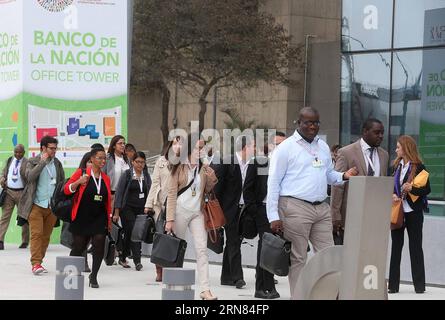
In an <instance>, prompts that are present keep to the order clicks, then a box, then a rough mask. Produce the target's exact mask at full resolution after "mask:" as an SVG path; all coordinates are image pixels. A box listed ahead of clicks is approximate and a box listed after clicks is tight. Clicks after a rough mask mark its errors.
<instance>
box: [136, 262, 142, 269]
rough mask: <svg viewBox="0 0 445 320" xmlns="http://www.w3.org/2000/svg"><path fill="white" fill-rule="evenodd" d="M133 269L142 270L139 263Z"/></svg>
mask: <svg viewBox="0 0 445 320" xmlns="http://www.w3.org/2000/svg"><path fill="white" fill-rule="evenodd" d="M135 268H136V271H141V270H142V268H143V266H142V263H140V262H139V263H136V266H135Z"/></svg>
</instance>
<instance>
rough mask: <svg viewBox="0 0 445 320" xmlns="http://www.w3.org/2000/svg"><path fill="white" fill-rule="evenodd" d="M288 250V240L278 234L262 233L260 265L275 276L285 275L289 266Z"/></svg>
mask: <svg viewBox="0 0 445 320" xmlns="http://www.w3.org/2000/svg"><path fill="white" fill-rule="evenodd" d="M290 251H291V242H290V241H288V240H286V239H284V238H282V237H281V236H279V235H275V234H272V233H268V232H265V233H263V237H262V246H261V253H260V267H261V268H263V269H264V270H266V271H269V272H270V273H273V274H275V275H277V276H281V277H285V276H287V275H288V274H289V266H290Z"/></svg>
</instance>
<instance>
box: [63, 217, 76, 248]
mask: <svg viewBox="0 0 445 320" xmlns="http://www.w3.org/2000/svg"><path fill="white" fill-rule="evenodd" d="M69 226H70V223H69V222H63V224H62V232H61V233H60V244H61V245H63V246H65V247H67V248H69V249H72V248H73V234H72V233H71V232H70V230H69Z"/></svg>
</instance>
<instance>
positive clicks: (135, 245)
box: [113, 151, 151, 271]
mask: <svg viewBox="0 0 445 320" xmlns="http://www.w3.org/2000/svg"><path fill="white" fill-rule="evenodd" d="M145 161H146V159H145V154H144V153H143V152H141V151H138V152H136V154H135V155H134V158H133V159H132V165H133V167H132V168H131V169H128V170H127V171H125V172H124V174H123V175H122V177H121V179H120V180H119V184H118V186H117V190H116V194H115V200H114V215H113V221H114V222H117V221H119V216H120V218H121V221H122V226H123V228H124V246H123V250H122V253H121V255H120V256H119V264H120V265H121V266H122V267H124V268H130V266H129V265H128V263H127V257H128V256H130V251H131V254H132V256H133V262H134V265H135V268H136V271H140V270H141V269H142V267H143V266H142V264H141V243H140V242H134V241H131V233H132V231H133V228H134V223H135V221H136V216H137V215H139V214H143V213H144V205H145V201H146V200H147V195H148V191H149V190H150V186H151V179H150V175H149V174H148V172H147V171H146V170H144V168H145Z"/></svg>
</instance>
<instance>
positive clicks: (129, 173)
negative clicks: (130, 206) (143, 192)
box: [114, 169, 151, 209]
mask: <svg viewBox="0 0 445 320" xmlns="http://www.w3.org/2000/svg"><path fill="white" fill-rule="evenodd" d="M142 174H143V176H144V183H145V186H146V187H147V193H148V191H149V190H150V186H151V179H150V175H149V174H148V171H145V170H144V171H142ZM131 180H133V169H127V170H125V172H124V173H123V174H122V176H121V178H120V179H119V184H118V185H117V190H116V194H115V198H114V207H115V208H119V209H123V208H125V206H126V205H127V199H128V190H129V189H130V182H131Z"/></svg>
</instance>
